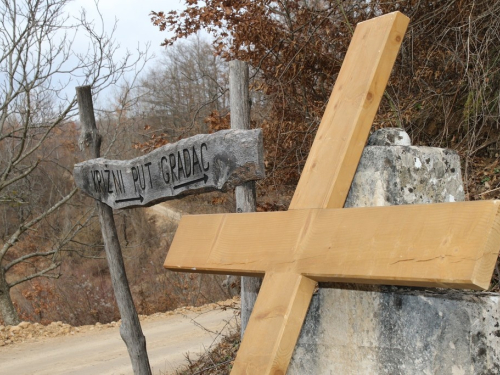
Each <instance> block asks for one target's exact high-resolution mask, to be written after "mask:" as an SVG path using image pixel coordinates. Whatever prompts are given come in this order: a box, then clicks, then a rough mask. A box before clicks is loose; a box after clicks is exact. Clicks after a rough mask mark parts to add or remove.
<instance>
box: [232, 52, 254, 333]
mask: <svg viewBox="0 0 500 375" xmlns="http://www.w3.org/2000/svg"><path fill="white" fill-rule="evenodd" d="M229 97H230V106H231V107H230V108H231V129H243V130H246V129H250V104H251V103H250V94H249V90H248V64H247V63H245V62H243V61H238V60H234V61H231V62H230V63H229ZM235 195H236V212H255V208H256V196H255V181H250V182H245V183H244V184H243V185H241V186H237V187H236V190H235ZM261 283H262V280H261V279H260V278H258V277H246V276H243V277H242V278H241V337H243V334H244V333H245V328H246V326H247V323H248V320H249V319H250V314H251V313H252V309H253V306H254V305H255V300H256V299H257V294H258V293H259V289H260V285H261Z"/></svg>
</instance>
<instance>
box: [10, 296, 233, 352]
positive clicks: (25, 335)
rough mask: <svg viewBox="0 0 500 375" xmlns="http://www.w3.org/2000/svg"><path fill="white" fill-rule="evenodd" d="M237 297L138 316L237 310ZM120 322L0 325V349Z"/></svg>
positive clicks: (99, 329)
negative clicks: (82, 324)
mask: <svg viewBox="0 0 500 375" xmlns="http://www.w3.org/2000/svg"><path fill="white" fill-rule="evenodd" d="M239 303H240V300H239V297H235V298H233V299H228V300H226V301H221V302H218V303H210V304H207V305H203V306H199V307H193V306H187V307H180V308H178V309H176V310H172V311H167V312H163V313H155V314H152V315H139V319H140V320H141V321H148V320H156V319H161V318H164V317H166V316H170V315H177V314H181V315H182V314H185V313H189V312H197V313H203V312H204V311H207V310H215V309H226V308H235V309H239ZM120 324H121V321H118V322H110V323H106V324H102V323H96V324H95V325H84V326H79V327H74V326H71V325H69V324H65V323H63V322H52V323H50V324H49V325H43V324H40V323H31V322H21V323H19V324H18V325H17V326H3V325H0V347H3V346H6V345H12V344H17V343H23V342H32V341H40V340H43V339H46V338H50V337H58V336H67V335H75V334H82V333H85V332H90V331H94V330H98V331H102V330H105V329H109V328H115V327H119V326H120Z"/></svg>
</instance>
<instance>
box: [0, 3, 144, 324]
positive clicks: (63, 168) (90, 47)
mask: <svg viewBox="0 0 500 375" xmlns="http://www.w3.org/2000/svg"><path fill="white" fill-rule="evenodd" d="M68 2H69V0H22V1H16V0H0V205H1V206H0V207H2V211H3V212H2V218H3V219H4V223H7V224H8V225H6V228H5V229H4V230H2V234H1V237H0V240H1V242H0V315H1V317H2V318H3V320H4V322H5V323H6V324H10V325H12V324H17V323H19V318H18V314H17V312H16V310H15V308H14V306H13V303H12V300H11V296H10V291H11V288H12V287H13V286H15V285H18V284H20V283H23V282H25V281H28V280H31V279H33V278H36V277H53V278H57V277H59V271H58V268H59V265H60V256H59V254H60V251H61V250H62V249H63V248H64V246H65V245H66V244H67V243H68V242H69V241H71V240H72V239H73V238H74V236H75V235H76V233H77V232H78V230H79V229H80V228H81V227H82V226H83V225H84V223H85V222H86V220H87V216H84V217H78V218H75V219H73V218H70V217H69V216H68V220H62V222H63V223H64V225H62V227H60V225H58V226H57V228H52V229H55V230H53V231H52V232H51V233H52V234H53V235H56V238H55V239H52V241H51V242H50V243H51V244H52V246H51V247H50V248H48V249H47V247H45V246H42V243H34V244H31V245H30V246H26V244H23V239H24V238H25V237H27V236H29V235H30V234H31V233H36V232H37V231H41V232H44V231H45V229H46V228H47V227H50V223H49V222H48V218H49V217H50V216H51V215H52V216H54V214H55V213H56V212H57V215H56V216H60V215H63V214H64V212H65V211H64V209H63V208H64V205H65V204H66V203H67V202H68V201H70V199H71V198H72V197H73V196H74V195H75V193H76V188H74V186H73V184H72V183H71V173H70V171H69V170H68V168H70V167H68V165H67V163H66V165H65V163H64V162H63V161H60V160H58V158H57V156H58V155H57V152H58V150H60V147H61V145H60V144H58V142H57V140H56V137H57V136H58V134H57V133H58V132H59V136H60V135H61V131H68V126H70V127H71V123H70V124H68V122H69V121H70V119H71V117H72V116H73V115H75V112H76V98H75V95H74V89H73V88H74V86H77V85H91V86H92V87H93V91H94V93H96V94H97V93H99V92H100V91H102V90H103V89H105V88H106V87H107V86H109V85H111V84H114V83H115V82H116V81H117V80H118V79H119V78H120V77H121V76H123V74H125V73H126V72H127V71H129V70H131V69H133V68H134V66H135V65H136V64H137V63H138V62H139V61H144V59H145V53H144V52H140V51H138V52H137V53H136V54H135V55H132V54H131V53H128V52H127V53H126V55H125V56H124V57H123V58H122V59H121V60H120V61H119V62H116V61H115V59H114V55H115V52H116V50H117V48H118V46H117V45H115V43H114V42H113V32H114V29H113V31H112V32H111V33H110V34H108V33H106V32H105V30H104V26H103V24H102V20H101V24H95V23H94V22H93V21H89V20H88V19H87V16H86V13H85V12H84V11H83V10H82V11H81V13H80V14H79V15H78V17H71V16H70V15H68V14H66V13H65V6H66V4H67V3H68ZM95 5H96V7H97V3H96V4H95ZM99 30H101V31H99ZM83 35H85V38H86V46H87V48H86V49H83V50H82V49H81V47H82V44H81V41H80V40H81V38H82V36H83ZM77 37H78V40H79V42H78V47H79V49H77V48H76V46H75V41H76V38H77ZM73 127H74V125H73ZM62 129H64V130H62ZM74 130H75V131H76V129H74ZM61 138H64V137H59V138H58V140H60V139H61ZM66 156H67V154H66ZM59 157H60V156H59ZM56 171H58V172H56ZM40 178H43V179H44V183H43V186H39V188H38V189H34V186H35V185H36V183H37V179H40ZM42 190H43V192H44V194H42V195H43V197H42V198H43V199H41V198H40V197H41V194H40V192H41V191H42ZM35 200H36V204H31V203H32V202H34V201H35ZM43 223H45V226H44V227H43V228H42V224H43ZM43 236H44V233H41V234H40V233H39V236H38V237H37V238H39V239H40V238H43ZM21 245H23V246H21ZM14 270H15V271H16V272H12V271H14Z"/></svg>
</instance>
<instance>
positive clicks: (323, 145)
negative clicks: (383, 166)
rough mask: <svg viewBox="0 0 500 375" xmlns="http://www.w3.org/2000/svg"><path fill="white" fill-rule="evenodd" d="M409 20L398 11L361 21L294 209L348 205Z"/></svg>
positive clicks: (291, 206)
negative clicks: (362, 154) (348, 197)
mask: <svg viewBox="0 0 500 375" xmlns="http://www.w3.org/2000/svg"><path fill="white" fill-rule="evenodd" d="M408 23H409V19H408V17H406V16H405V15H403V14H401V13H399V12H394V13H390V14H387V15H385V16H382V17H378V18H375V19H372V20H369V21H366V22H362V23H360V24H358V25H357V27H356V31H355V32H354V36H353V38H352V41H351V44H350V46H349V50H348V51H347V54H346V57H345V60H344V63H343V64H342V68H341V70H340V73H339V76H338V78H337V81H336V82H335V86H334V88H333V92H332V94H331V96H330V100H329V101H328V105H327V107H326V110H325V113H324V115H323V118H322V120H321V123H320V126H319V129H318V132H317V133H316V138H315V139H314V143H313V145H312V147H311V151H310V153H309V156H308V158H307V162H306V165H305V167H304V170H303V171H302V174H301V176H300V181H299V183H298V185H297V189H296V190H295V194H294V196H293V199H292V202H291V204H290V209H302V208H341V207H342V206H343V205H344V201H345V199H346V197H347V193H348V192H349V187H350V186H351V181H352V179H353V177H354V173H355V172H356V168H357V166H358V162H359V159H360V157H361V153H362V152H363V148H364V145H365V142H366V139H367V137H368V134H369V131H370V128H371V125H372V122H373V119H374V117H375V114H376V112H377V109H378V106H379V103H380V99H381V98H382V95H383V94H384V91H385V87H386V85H387V81H388V79H389V75H390V72H391V69H392V66H393V64H394V61H395V60H396V56H397V54H398V51H399V47H400V45H401V41H402V40H403V36H404V34H405V31H406V28H407V26H408Z"/></svg>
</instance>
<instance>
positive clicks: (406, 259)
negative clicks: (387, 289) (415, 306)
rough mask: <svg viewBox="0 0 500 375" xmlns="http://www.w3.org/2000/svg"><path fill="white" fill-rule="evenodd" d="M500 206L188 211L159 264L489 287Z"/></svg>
mask: <svg viewBox="0 0 500 375" xmlns="http://www.w3.org/2000/svg"><path fill="white" fill-rule="evenodd" d="M499 208H500V201H479V202H462V203H442V204H432V205H430V204H429V205H411V206H390V207H368V208H349V209H323V210H321V209H306V210H290V211H286V212H269V213H247V214H220V215H194V216H184V217H183V218H182V220H181V222H180V225H179V228H178V229H177V233H176V235H175V239H174V241H173V243H172V246H171V248H170V250H169V254H168V257H167V259H166V261H165V267H166V268H169V269H172V270H182V271H188V272H206V273H222V274H237V275H242V274H245V275H249V274H250V275H251V274H253V275H264V273H266V272H274V273H294V274H300V275H304V276H307V277H309V278H311V279H313V280H315V281H339V282H352V283H376V284H392V285H412V286H427V287H449V288H470V289H481V288H482V289H485V288H487V287H488V286H489V283H490V280H491V273H492V272H493V268H494V266H495V262H496V259H497V257H498V251H499V250H500V249H499V248H498V246H497V244H498V243H500V215H499ZM241 228H245V230H244V231H243V230H241Z"/></svg>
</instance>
